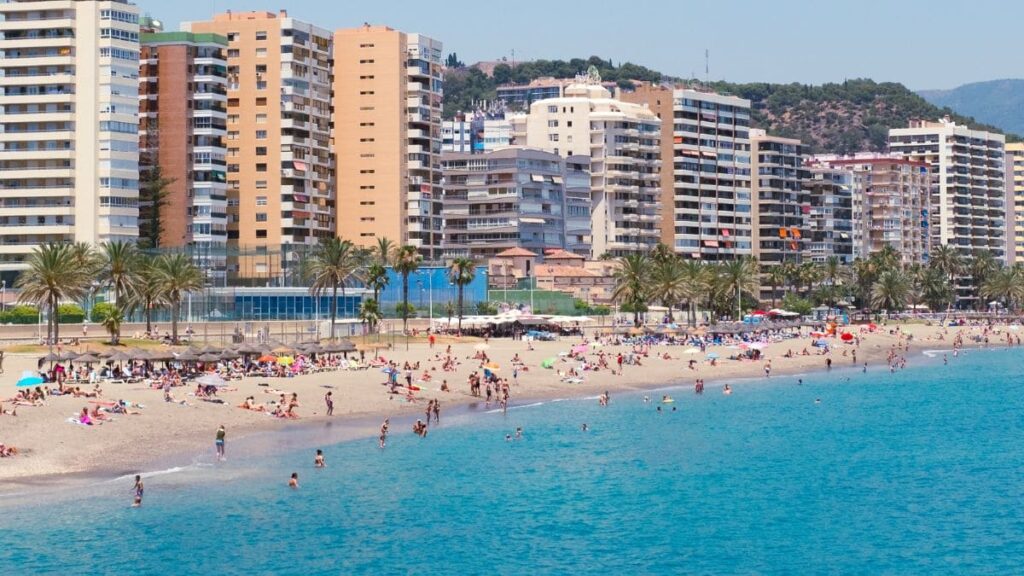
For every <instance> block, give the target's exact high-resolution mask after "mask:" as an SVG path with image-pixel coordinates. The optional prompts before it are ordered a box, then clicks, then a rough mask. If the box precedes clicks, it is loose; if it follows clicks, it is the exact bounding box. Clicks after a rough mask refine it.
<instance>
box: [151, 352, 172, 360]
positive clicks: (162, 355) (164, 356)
mask: <svg viewBox="0 0 1024 576" xmlns="http://www.w3.org/2000/svg"><path fill="white" fill-rule="evenodd" d="M149 359H150V360H174V353H173V352H171V351H170V350H150V351H149Z"/></svg>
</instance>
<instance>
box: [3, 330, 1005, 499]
mask: <svg viewBox="0 0 1024 576" xmlns="http://www.w3.org/2000/svg"><path fill="white" fill-rule="evenodd" d="M890 328H895V326H888V327H885V329H886V330H887V329H890ZM900 328H901V329H903V330H904V331H905V332H904V333H913V334H914V339H913V342H912V343H911V347H910V351H909V352H905V353H904V355H905V356H906V357H907V362H908V364H911V365H917V364H918V363H919V362H920V361H922V360H919V359H918V356H917V355H919V354H920V355H921V356H922V357H924V358H928V360H923V362H926V363H927V362H928V361H929V360H934V359H936V358H937V356H938V355H937V354H935V355H928V354H926V353H927V352H938V351H942V350H949V349H951V347H952V343H953V337H954V336H955V332H960V331H964V332H970V331H972V330H975V329H976V327H962V328H959V327H958V328H949V329H948V330H949V334H947V337H946V339H945V340H932V339H931V338H923V337H920V336H919V334H918V333H919V332H925V331H931V332H935V331H936V330H937V329H939V328H938V327H936V326H923V325H912V326H900ZM908 328H914V329H915V330H908ZM896 341H897V338H895V337H893V336H892V335H889V334H887V333H884V332H880V333H874V334H871V335H869V336H866V337H865V340H864V342H862V343H861V345H860V347H859V348H857V350H858V363H857V364H853V362H852V360H851V359H850V358H843V357H841V356H840V355H839V354H838V353H836V352H833V353H831V354H830V355H829V356H830V357H832V358H833V368H832V371H834V372H837V373H843V372H846V371H849V370H855V369H857V368H858V367H860V366H862V365H863V363H864V362H868V363H869V365H870V366H871V367H872V369H873V370H879V369H884V370H886V371H888V367H887V365H886V363H885V360H886V355H887V353H888V351H889V349H890V347H891V345H892V344H893V343H895V342H896ZM492 342H493V348H494V349H495V351H494V354H493V356H492V357H497V356H499V355H503V356H510V355H511V353H522V352H524V351H523V350H522V349H521V347H523V346H524V344H523V343H522V342H517V341H501V340H498V341H492ZM576 342H577V341H576V340H575V339H566V340H562V341H556V342H543V343H541V342H538V343H535V346H536V347H537V350H536V351H535V352H533V353H531V354H532V355H533V356H538V357H541V356H546V355H554V351H555V350H558V349H568V348H569V347H571V346H572V345H573V344H574V343H576ZM806 343H807V339H805V338H797V339H790V340H784V341H782V342H778V343H773V344H771V345H770V346H769V350H767V351H766V357H768V358H770V359H772V360H773V361H774V362H773V367H772V368H773V369H772V377H771V379H770V380H774V379H776V378H778V377H785V376H792V375H796V374H813V375H815V376H818V375H820V374H821V373H827V372H828V370H827V369H826V367H825V365H824V364H825V358H826V357H829V356H826V357H823V356H822V355H819V354H812V355H810V356H795V357H794V358H789V359H787V358H783V357H782V352H783V351H785V350H786V349H787V348H789V349H794V350H799V349H800V348H802V347H803V345H804V344H806ZM542 345H543V346H542ZM843 346H844V345H842V344H839V343H838V342H836V348H835V350H836V351H837V352H838V351H842V350H843V349H844V348H843ZM849 346H850V347H849V348H845V349H846V350H852V349H854V348H853V347H852V345H849ZM985 347H986V346H985V344H984V343H976V342H973V341H972V340H971V339H970V338H968V337H966V334H965V338H964V348H985ZM987 347H988V348H992V349H998V348H1005V347H1006V346H1005V343H1001V342H1000V341H998V339H994V340H993V343H992V344H989V345H988V346H987ZM471 348H472V343H461V344H458V345H453V354H454V355H456V356H458V357H459V358H460V359H461V358H462V357H463V356H464V355H465V354H466V353H467V351H468V349H471ZM684 348H685V347H684V346H655V347H652V348H651V355H650V357H648V358H645V359H644V366H641V367H632V366H627V367H626V369H625V370H624V375H620V376H611V375H610V374H609V373H608V372H607V371H605V372H604V373H603V374H601V373H597V374H594V375H592V376H590V375H588V377H587V378H586V379H585V380H584V382H582V383H579V384H565V383H561V382H557V378H553V376H554V373H553V371H550V370H540V369H536V368H531V370H530V371H529V374H530V375H531V377H530V378H529V379H528V378H527V377H526V374H524V375H522V376H521V379H520V382H519V384H513V385H512V392H513V393H512V403H511V404H510V406H509V408H510V409H511V408H514V407H515V406H517V405H518V406H523V405H527V404H535V403H537V402H549V401H552V400H563V399H574V400H578V399H584V398H587V397H589V396H592V395H596V394H600V393H601V392H603V391H605V390H608V391H609V392H610V393H612V394H613V395H614V394H616V393H618V394H622V393H631V392H645V391H653V390H661V389H666V390H667V389H685V388H687V387H690V388H691V390H692V382H693V380H694V379H695V378H703V379H705V381H706V383H707V384H708V385H709V386H710V387H712V388H717V387H718V385H719V384H723V383H726V382H728V383H733V382H735V383H737V384H740V385H745V384H756V383H757V381H760V380H766V378H764V376H763V375H762V373H761V367H762V364H763V363H762V362H761V361H743V362H736V361H729V360H725V361H723V363H722V365H720V366H718V367H709V366H707V365H706V364H702V365H701V366H700V368H699V369H698V370H694V371H690V370H688V369H687V367H686V360H687V359H688V357H686V356H682V355H680V352H681V351H682V350H683V349H684ZM622 349H625V348H624V347H615V346H609V347H608V348H606V349H605V351H606V352H608V353H610V354H612V355H614V354H615V353H617V352H618V351H621V350H622ZM709 350H715V351H719V352H720V354H722V355H723V356H725V353H726V351H727V349H726V348H725V347H714V348H711V349H709ZM499 351H500V354H499ZM664 352H668V353H669V354H670V355H671V354H676V355H677V356H676V357H674V358H673V360H671V361H663V360H661V358H660V357H658V356H657V355H660V354H662V353H664ZM430 353H431V352H430V350H429V349H428V348H427V345H425V344H420V345H414V346H413V347H411V348H410V350H409V352H408V353H404V351H395V350H391V351H387V352H386V355H387V356H388V357H389V359H390V358H395V359H397V360H399V361H400V362H401V360H402V359H403V358H396V356H406V357H407V358H408V359H409V360H412V359H413V358H420V359H423V358H425V357H426V356H429V355H430ZM522 356H523V359H524V360H526V354H525V353H523V355H522ZM694 359H696V358H694ZM912 359H913V360H912ZM531 360H533V358H531ZM463 364H466V366H464V367H463V368H462V369H460V370H457V371H456V372H455V373H439V376H438V378H440V377H441V375H442V374H443V375H444V376H447V379H448V380H449V381H450V386H451V388H452V390H453V391H452V392H450V393H440V392H434V391H433V390H431V391H430V392H428V393H427V394H424V395H423V397H424V398H425V397H437V398H440V399H442V401H443V406H444V412H443V416H445V417H446V418H460V417H463V416H474V417H479V416H481V415H483V414H486V412H484V411H483V404H484V400H483V399H481V398H478V397H472V396H470V395H469V394H468V393H465V392H464V390H465V384H464V383H463V382H462V379H461V378H460V376H462V375H463V374H462V373H463V372H466V373H468V371H471V369H475V362H474V361H469V362H463ZM529 364H530V365H531V366H534V365H536V364H538V363H537V362H529ZM502 365H503V366H506V365H507V363H506V362H504V361H502ZM11 372H14V371H11ZM11 372H9V374H10V373H11ZM502 375H503V376H510V375H509V374H502ZM537 375H539V377H538V376H537ZM360 376H362V378H360ZM327 377H328V378H336V379H337V380H356V381H358V382H359V385H361V386H365V385H366V382H365V381H366V380H367V379H373V380H374V382H373V384H376V379H379V372H374V371H364V372H361V373H360V372H356V373H352V372H331V373H327ZM345 377H348V378H345ZM367 377H369V378H367ZM299 378H305V377H297V378H293V379H273V380H269V382H270V383H272V384H273V385H274V386H282V387H289V386H287V384H289V382H288V381H289V380H298V379H299ZM322 378H323V377H322V376H321V377H320V378H317V377H313V378H311V380H313V382H310V383H309V386H307V387H306V388H307V390H304V391H303V394H304V395H305V394H308V389H309V388H311V387H313V389H314V390H321V391H322V390H323V389H322V388H320V387H319V386H318V385H317V384H316V382H315V380H319V379H322ZM255 380H261V379H260V378H246V379H245V380H242V381H240V382H239V389H242V388H251V386H247V384H251V382H253V381H255ZM537 380H543V382H536V381H537ZM551 380H555V382H554V383H552V382H551ZM332 384H335V387H334V388H332V390H333V391H335V393H339V392H340V391H339V388H340V387H341V386H342V385H344V384H345V383H344V382H332ZM384 390H385V387H383V386H379V387H378V386H375V385H374V386H371V387H369V388H364V389H363V390H361V391H360V392H361V393H362V394H364V395H366V396H367V397H376V400H374V399H373V398H370V399H369V400H368V401H367V402H366V403H365V404H366V406H365V407H364V406H363V405H357V406H353V409H350V410H349V411H348V412H344V413H337V412H336V414H335V415H334V416H333V417H327V416H323V415H318V414H316V412H314V413H313V414H312V415H310V416H304V417H303V419H302V420H300V421H297V422H295V421H287V422H284V423H282V422H280V421H279V420H277V419H272V418H269V417H266V416H264V417H263V419H262V421H260V420H259V418H257V419H250V421H248V422H244V423H242V424H240V425H236V424H239V419H238V418H236V422H235V424H233V425H232V426H231V427H230V428H229V450H232V448H233V447H239V448H238V449H240V450H241V451H242V452H243V454H251V455H255V456H265V455H273V454H276V453H282V452H287V451H290V450H293V449H300V448H302V449H308V448H310V447H311V446H312V445H315V444H314V443H318V444H320V445H331V444H336V443H339V442H346V441H352V440H358V439H365V438H369V437H372V436H373V435H374V434H375V430H376V427H377V426H378V425H379V421H380V420H381V419H382V418H384V417H390V418H392V419H393V426H392V430H393V431H394V432H399V433H400V432H405V430H404V429H403V428H402V426H406V425H407V424H411V423H412V422H413V421H415V419H416V418H417V417H418V416H420V415H421V412H419V410H418V409H419V408H420V407H419V406H411V405H408V404H406V403H405V402H404V401H401V400H383V397H385V396H386V394H385V391H384ZM251 392H252V390H251V389H249V390H246V391H244V392H238V393H237V396H238V398H239V399H240V398H241V395H242V394H249V393H251ZM154 394H155V392H154ZM112 397H116V395H115V396H112ZM58 400H60V399H58ZM76 401H77V402H79V403H81V402H82V401H81V400H80V399H78V400H76ZM225 401H226V404H225V405H223V406H226V407H229V408H230V410H231V412H230V413H228V414H229V415H233V416H237V415H239V414H240V413H243V412H244V411H242V410H240V409H236V408H234V405H235V404H236V401H235V397H234V396H232V397H231V399H230V400H228V399H227V398H226V399H225ZM357 407H358V408H364V409H362V410H358V409H356V408H357ZM164 408H168V407H166V406H165V407H164ZM170 408H172V409H173V408H174V407H173V406H171V407H170ZM202 408H206V406H202ZM28 410H33V409H32V408H26V411H25V412H23V414H28V413H29V412H27V411H28ZM146 410H148V408H147V409H146ZM221 411H222V412H223V410H221ZM302 411H303V410H300V412H302ZM149 415H150V413H149V412H146V411H145V410H144V416H140V417H135V416H132V417H121V418H120V419H119V420H126V419H128V418H147V417H148V416H149ZM242 415H244V416H249V414H242ZM21 418H22V415H21V414H19V416H18V418H17V420H21ZM11 420H14V419H13V418H10V417H7V416H4V417H0V441H4V439H5V437H6V430H7V429H8V426H7V425H8V424H9V423H10V421H11ZM26 420H28V418H26ZM161 420H162V419H161ZM173 420H178V421H180V420H181V419H180V418H174V419H173ZM214 420H216V419H214ZM211 421H212V420H211ZM119 424H121V422H116V421H115V422H112V423H109V424H105V425H103V426H100V427H97V428H101V429H102V428H114V427H117V426H118V425H119ZM154 424H156V425H157V426H159V424H160V423H154ZM407 427H408V426H407ZM80 428H81V427H78V426H65V427H64V428H57V429H55V431H56V432H86V433H91V432H94V431H93V430H88V431H85V430H80ZM149 428H152V426H150V427H149ZM212 429H213V428H211V429H210V430H203V431H202V432H200V431H198V430H174V431H171V430H167V431H165V432H167V433H168V435H171V436H173V437H174V441H172V442H169V443H168V445H166V446H165V447H162V448H161V447H160V446H157V445H150V446H145V447H144V448H145V449H143V450H142V451H141V452H140V453H138V454H137V455H133V457H131V458H127V459H123V460H122V461H111V460H110V459H104V458H98V459H86V460H84V461H76V462H75V464H77V469H70V470H69V469H68V468H65V469H64V470H59V471H58V470H50V471H42V472H38V473H37V472H35V471H33V470H31V469H27V470H26V469H24V468H30V467H28V466H25V467H24V468H23V469H22V470H20V472H22V473H12V472H15V471H17V470H11V468H12V467H11V466H9V465H10V464H14V463H17V461H18V460H24V461H25V462H28V461H29V460H33V459H35V458H37V457H38V456H37V454H38V450H33V452H31V453H29V454H26V455H23V456H22V455H19V456H18V457H16V458H11V459H4V460H0V481H2V483H3V488H0V503H3V502H5V501H14V500H16V499H17V498H18V497H19V496H22V495H25V494H26V493H31V494H33V495H37V494H38V493H39V491H40V490H42V491H45V492H53V493H60V492H65V491H71V490H73V489H75V488H82V487H87V486H94V485H97V484H102V483H103V482H104V481H109V480H111V479H113V478H120V477H123V476H125V475H129V476H130V475H133V474H136V473H141V474H144V475H153V474H159V473H161V472H164V473H166V471H168V470H173V469H182V468H186V467H190V466H196V465H199V464H201V463H203V461H204V460H205V459H209V460H211V462H212V450H211V449H210V446H209V445H210V444H212ZM442 429H443V425H442ZM159 430H160V429H159V428H158V431H159ZM150 432H152V431H151V430H149V431H147V433H145V434H142V436H143V438H142V440H145V439H146V438H152V437H153V436H152V435H151V434H150ZM157 436H159V434H157ZM207 436H209V438H207ZM125 440H126V439H125V438H123V437H119V436H118V437H115V438H112V439H111V441H109V442H107V443H104V444H100V445H98V446H87V445H84V444H83V445H80V446H78V447H79V448H81V447H83V446H85V448H84V450H85V452H86V453H87V454H89V453H93V452H95V451H98V452H101V453H102V452H105V451H108V450H114V451H117V450H118V449H119V447H120V446H123V445H124V443H125ZM296 440H298V444H296V443H295V442H296ZM9 443H10V444H13V445H16V446H17V445H18V444H17V443H15V442H9ZM110 444H113V446H111V445H110ZM76 455H81V454H76ZM125 460H127V461H125Z"/></svg>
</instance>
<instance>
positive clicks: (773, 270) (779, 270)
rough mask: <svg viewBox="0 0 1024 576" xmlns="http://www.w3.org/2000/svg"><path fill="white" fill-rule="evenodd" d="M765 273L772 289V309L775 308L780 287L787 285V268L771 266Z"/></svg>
mask: <svg viewBox="0 0 1024 576" xmlns="http://www.w3.org/2000/svg"><path fill="white" fill-rule="evenodd" d="M765 272H766V274H765V276H766V279H767V280H768V284H769V285H770V286H771V287H772V308H775V301H776V299H777V295H778V292H779V286H783V287H784V286H785V284H786V276H787V273H786V268H785V266H781V265H776V266H771V267H770V268H768V270H766V271H765Z"/></svg>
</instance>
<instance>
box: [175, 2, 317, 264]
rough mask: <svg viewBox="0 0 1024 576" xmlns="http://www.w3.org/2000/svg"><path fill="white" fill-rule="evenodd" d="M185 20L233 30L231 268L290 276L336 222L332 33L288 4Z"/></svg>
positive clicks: (203, 29)
mask: <svg viewBox="0 0 1024 576" xmlns="http://www.w3.org/2000/svg"><path fill="white" fill-rule="evenodd" d="M184 28H185V29H186V30H187V31H191V32H193V33H213V34H218V35H221V36H225V37H226V38H227V40H228V46H227V65H228V95H227V96H228V100H227V108H228V113H227V142H226V146H227V181H228V242H229V245H231V246H232V247H237V249H238V251H239V255H238V258H237V261H236V262H229V275H230V274H231V273H234V274H237V275H238V276H240V277H243V278H253V277H271V278H279V277H280V278H284V277H286V275H287V270H288V269H289V268H292V267H294V266H295V265H296V264H297V263H298V260H299V258H300V252H302V251H303V250H305V249H308V247H310V246H313V245H315V244H318V243H319V241H320V239H321V238H324V237H329V236H331V235H333V234H334V230H335V221H334V218H335V216H334V204H335V202H334V187H335V184H334V180H335V178H334V157H333V154H332V150H331V137H330V124H331V33H330V32H329V31H327V30H324V29H322V28H319V27H316V26H313V25H312V24H309V23H306V22H302V21H299V20H296V19H294V18H290V17H289V16H288V14H287V12H285V11H281V12H280V13H273V12H238V13H236V12H226V13H223V14H217V15H216V16H214V17H213V20H211V21H206V22H191V23H185V25H184ZM278 250H280V254H281V256H280V259H279V260H278V259H275V258H272V257H268V256H267V254H268V253H270V254H272V253H274V252H277V251H278Z"/></svg>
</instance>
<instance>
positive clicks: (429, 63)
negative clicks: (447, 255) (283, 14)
mask: <svg viewBox="0 0 1024 576" xmlns="http://www.w3.org/2000/svg"><path fill="white" fill-rule="evenodd" d="M441 49H442V45H441V43H440V42H438V41H437V40H433V39H430V38H427V37H426V36H422V35H420V34H407V33H405V32H401V31H398V30H394V29H391V28H388V27H386V26H370V25H364V26H361V27H359V28H352V29H347V30H338V31H336V32H335V33H334V84H333V88H334V133H333V136H334V149H335V152H336V155H337V156H336V158H337V167H338V172H339V173H340V174H342V175H343V177H342V178H339V180H338V206H339V210H338V235H339V236H341V237H342V238H345V239H348V240H351V241H353V242H355V243H356V244H358V245H361V246H372V245H374V244H376V242H377V239H378V238H382V237H386V238H390V239H391V240H393V241H395V242H399V243H401V244H409V245H412V246H415V247H416V248H418V249H419V252H420V254H421V255H422V256H423V257H424V258H426V259H428V260H439V259H441V257H442V246H441V237H442V230H441V227H442V217H441V205H442V195H443V190H442V175H441V96H442V72H443V64H442V60H441Z"/></svg>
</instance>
